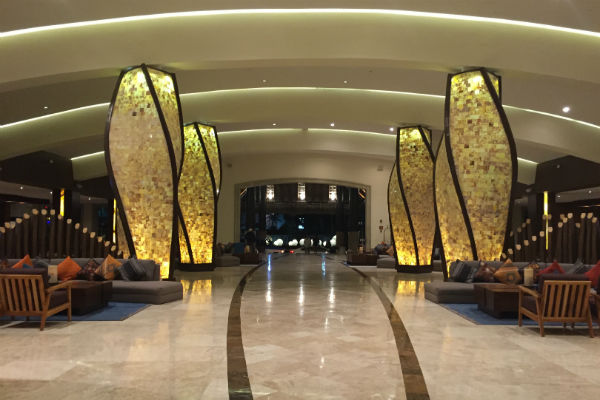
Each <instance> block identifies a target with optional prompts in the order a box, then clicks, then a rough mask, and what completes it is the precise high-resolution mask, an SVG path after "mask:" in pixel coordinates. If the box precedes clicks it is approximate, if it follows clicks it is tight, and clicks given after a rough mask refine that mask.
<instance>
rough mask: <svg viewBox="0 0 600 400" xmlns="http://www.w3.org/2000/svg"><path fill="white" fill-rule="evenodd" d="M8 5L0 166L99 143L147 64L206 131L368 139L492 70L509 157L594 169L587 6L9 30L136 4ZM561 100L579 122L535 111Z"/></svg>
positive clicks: (416, 7) (595, 49)
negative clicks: (476, 72) (329, 133)
mask: <svg viewBox="0 0 600 400" xmlns="http://www.w3.org/2000/svg"><path fill="white" fill-rule="evenodd" d="M8 3H10V4H3V5H2V6H1V7H2V9H0V11H1V12H0V22H1V23H2V26H3V27H5V28H4V29H5V33H4V34H0V53H1V54H2V55H3V62H2V63H0V110H2V112H1V113H0V124H4V126H3V127H2V129H1V130H0V144H1V146H0V159H2V158H6V157H10V156H13V155H17V154H23V153H25V152H29V151H33V150H32V149H44V150H49V151H54V152H57V153H59V154H63V155H65V156H68V157H72V156H75V155H80V154H85V153H93V152H96V151H99V150H102V133H103V130H104V123H105V117H106V105H105V104H103V103H107V102H108V101H110V97H111V94H112V91H113V89H114V84H115V82H116V77H117V76H118V73H119V71H120V70H121V69H122V68H124V67H126V66H129V65H134V64H139V63H142V62H145V63H148V64H154V65H158V66H161V67H163V68H166V69H168V70H170V71H172V72H175V73H176V74H177V78H178V84H179V88H180V90H181V92H182V93H185V94H184V95H183V96H182V104H183V109H184V110H183V111H184V119H185V120H186V121H191V120H200V121H207V122H211V123H213V124H215V125H216V126H217V128H218V129H219V130H220V131H228V130H249V129H253V130H254V129H267V128H273V127H274V126H273V124H274V123H275V124H277V125H276V126H277V127H278V128H291V129H302V128H325V127H328V126H329V124H330V123H331V122H334V123H335V127H336V128H341V129H343V130H348V131H373V132H381V133H384V132H388V133H389V127H391V126H398V125H404V124H414V123H422V124H425V125H428V126H430V127H432V128H434V129H436V130H440V129H442V127H443V98H442V96H443V94H444V93H445V86H446V74H447V73H448V72H456V71H459V70H461V69H463V68H467V67H469V66H485V67H488V68H490V69H492V70H494V71H496V72H497V73H499V74H500V75H502V77H503V103H504V104H505V105H510V107H506V111H507V114H508V117H509V121H510V123H511V126H512V128H513V131H514V133H515V137H516V139H517V146H518V152H519V156H520V157H522V158H526V159H531V160H534V161H538V162H539V161H545V160H547V159H551V158H555V157H558V156H561V155H564V154H573V155H576V156H579V157H582V158H587V159H590V160H593V161H597V162H600V156H599V155H598V154H597V152H595V151H594V150H595V149H596V148H598V144H600V141H599V139H600V136H599V135H600V130H599V127H598V125H600V113H598V112H597V105H598V104H599V103H600V74H598V73H597V71H598V70H600V68H599V67H600V51H599V50H600V34H597V33H595V32H596V31H600V22H599V21H600V18H599V17H600V10H598V9H599V7H591V6H590V5H589V2H585V1H583V0H581V1H575V0H571V1H569V2H553V3H556V4H552V5H549V6H546V7H545V9H544V12H543V13H542V12H539V9H538V7H535V6H534V5H527V4H523V2H521V1H518V0H507V1H505V2H501V4H500V2H499V3H498V4H495V5H490V4H487V3H489V2H481V1H477V0H470V1H464V2H460V4H458V5H457V4H452V5H449V4H448V3H450V2H447V1H442V0H437V1H431V2H427V5H423V4H421V3H423V2H421V1H416V0H413V1H407V2H403V4H402V6H403V7H404V8H405V10H409V11H410V10H412V11H419V12H421V11H423V12H435V13H450V14H454V15H451V16H447V15H433V14H425V13H411V12H404V11H401V12H397V11H393V10H391V9H390V7H392V6H391V5H390V3H392V2H389V1H354V2H352V1H336V2H332V3H335V4H334V6H336V7H345V9H336V10H333V9H323V10H319V9H311V10H302V9H301V8H305V7H315V6H317V2H315V1H312V2H311V1H303V2H300V1H290V2H287V3H286V4H288V6H289V7H297V8H296V9H293V10H271V11H265V10H246V11H235V12H231V11H227V12H221V11H216V12H212V13H210V14H206V13H204V14H202V13H189V14H184V15H167V16H164V15H163V16H157V17H153V18H143V19H136V18H129V19H127V20H119V21H112V22H110V23H101V24H79V25H75V26H62V27H61V26H58V27H53V28H52V29H41V30H33V31H24V32H20V33H18V32H16V33H18V34H15V32H13V33H11V32H7V31H12V30H18V29H26V28H31V27H40V26H48V25H52V24H64V23H73V22H82V21H94V20H99V19H104V18H122V17H130V16H135V15H136V14H137V13H138V12H139V11H138V8H139V4H141V3H140V2H136V1H134V2H122V1H117V0H109V1H106V2H102V6H99V5H93V6H90V5H89V4H86V5H85V6H82V5H81V4H79V3H80V2H78V1H75V0H66V1H63V2H61V4H59V5H57V4H55V2H52V3H53V6H54V7H55V8H54V9H52V10H50V9H49V8H48V7H49V5H48V4H46V3H47V2H42V1H33V0H31V1H20V2H8ZM196 3H197V2H192V1H182V2H178V4H177V6H175V5H172V4H167V3H165V2H158V1H146V2H144V3H143V4H144V8H143V9H144V10H145V12H146V13H165V12H171V13H172V12H179V11H192V10H195V11H197V10H198V8H197V7H198V6H197V4H196ZM242 3H243V7H250V6H252V5H255V6H257V4H253V3H259V2H256V1H254V2H252V1H246V2H241V1H239V0H238V1H218V2H216V1H212V2H203V5H204V7H205V9H207V10H210V9H212V7H219V8H221V9H222V10H227V9H229V10H230V9H236V8H239V7H240V6H242ZM260 3H261V5H262V7H266V6H272V5H273V4H275V2H272V1H271V2H264V1H261V2H260ZM453 3H456V2H453ZM483 3H486V4H485V5H484V4H483ZM136 5H137V7H136ZM351 7H370V8H372V9H369V10H351V9H350V8H351ZM377 8H380V10H377ZM383 9H387V10H383ZM67 10H68V12H67ZM63 11H64V12H63ZM456 15H474V16H479V17H485V18H496V19H497V18H503V19H509V20H515V21H525V22H527V21H529V22H534V23H537V24H549V25H556V26H558V27H567V28H569V29H562V28H554V27H548V26H541V25H533V24H520V23H514V22H511V21H500V20H493V19H485V18H483V19H482V18H462V17H456ZM105 22H106V21H105ZM570 28H573V29H582V30H586V31H588V32H579V31H575V30H573V29H570ZM550 49H551V51H550ZM270 86H272V87H271V88H265V87H270ZM409 93H413V94H409ZM98 104H99V105H98ZM565 105H569V106H570V107H571V112H570V113H569V114H568V115H567V116H568V117H571V118H573V119H575V120H579V121H582V122H584V123H588V124H584V123H578V122H575V121H573V120H569V119H562V118H558V117H556V116H551V115H547V114H554V115H559V114H562V111H561V109H562V107H563V106H565ZM72 109H77V110H75V111H69V112H64V113H61V112H62V111H66V110H72ZM527 110H534V111H537V112H531V111H527ZM49 113H51V114H52V115H50V116H48V117H47V118H41V119H33V120H29V119H31V118H36V117H39V116H43V115H45V114H49ZM544 113H546V114H544ZM23 120H27V121H25V122H23V123H15V122H18V121H23ZM590 124H591V125H590ZM342 133H343V132H342ZM344 140H345V138H344V137H341V135H340V143H342V142H343V141H344ZM375 147H377V146H375ZM342 148H343V146H340V151H344V150H343V149H342ZM276 150H277V149H274V150H273V151H276ZM248 151H258V149H256V150H250V149H249V150H248ZM380 155H381V157H385V154H384V153H381V154H380Z"/></svg>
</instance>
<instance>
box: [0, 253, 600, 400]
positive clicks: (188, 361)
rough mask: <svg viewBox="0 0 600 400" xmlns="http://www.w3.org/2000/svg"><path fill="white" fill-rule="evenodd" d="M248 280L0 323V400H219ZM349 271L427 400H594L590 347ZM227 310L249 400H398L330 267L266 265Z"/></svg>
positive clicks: (204, 280) (374, 337)
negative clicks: (414, 366)
mask: <svg viewBox="0 0 600 400" xmlns="http://www.w3.org/2000/svg"><path fill="white" fill-rule="evenodd" d="M251 269H252V268H251V267H237V268H219V269H216V270H215V271H213V272H210V273H208V272H207V273H185V274H181V275H179V276H178V278H179V279H181V280H182V283H183V285H184V289H185V295H184V299H183V301H179V302H174V303H169V304H165V305H159V306H151V307H149V308H147V309H145V310H144V311H142V312H140V313H138V314H136V315H134V316H133V317H131V318H129V319H127V320H125V321H121V322H73V323H70V324H69V323H64V322H53V323H49V324H48V326H47V328H46V331H44V332H39V330H38V329H37V326H36V324H33V323H3V324H2V325H0V354H1V357H0V399H2V400H4V399H40V398H42V399H46V400H50V399H89V400H92V399H227V398H229V394H228V385H229V379H228V378H230V377H228V370H227V365H228V364H227V362H228V360H227V359H228V354H227V349H228V338H227V333H228V329H227V328H228V314H229V311H230V306H231V304H232V297H233V295H234V292H235V291H236V287H237V286H238V283H239V282H240V279H241V278H242V277H243V276H244V275H246V273H248V272H249V271H250V270H251ZM359 269H360V271H362V272H363V273H364V274H366V275H367V276H368V277H370V279H371V280H373V281H374V282H376V283H377V284H378V285H379V286H381V288H382V289H383V291H384V293H385V294H386V295H387V298H389V300H390V301H391V302H392V303H393V305H394V307H395V309H396V310H397V312H398V314H399V316H400V318H401V322H402V323H403V325H404V327H405V328H406V331H407V332H408V335H409V336H410V342H412V347H414V351H415V353H416V357H417V358H418V363H419V365H420V369H421V370H422V373H423V376H424V378H425V382H426V385H427V390H428V393H429V396H430V397H431V398H432V399H480V398H486V399H562V398H564V397H566V396H569V397H573V398H578V399H591V398H595V397H597V395H598V393H600V391H599V389H598V387H599V383H600V368H599V367H598V366H599V365H600V338H595V339H590V338H589V337H587V336H586V335H585V332H581V333H580V332H571V331H570V330H567V331H563V330H562V329H561V328H559V329H549V331H548V332H547V336H546V337H545V338H541V337H540V336H539V334H538V331H537V329H536V328H534V327H525V328H518V327H516V326H514V327H513V326H479V325H475V324H473V323H472V322H470V321H467V320H465V319H464V318H462V317H460V316H458V315H456V314H454V313H452V312H450V311H448V310H446V309H445V308H442V307H440V306H438V305H436V304H433V303H431V302H429V301H426V300H425V299H424V297H423V284H424V283H425V282H427V281H429V280H432V279H441V275H439V274H436V273H434V274H430V275H423V276H414V275H403V274H396V273H395V271H392V270H382V269H376V268H374V267H362V268H359ZM240 304H241V305H240V308H239V316H240V320H241V323H240V326H239V329H240V330H241V337H242V339H243V349H244V356H245V360H246V368H247V373H248V380H249V384H250V386H251V391H252V394H253V397H254V398H255V399H405V398H407V395H406V390H405V381H404V379H403V368H402V366H401V365H400V361H399V355H398V348H397V344H396V341H395V338H394V331H393V330H392V325H391V324H390V318H389V317H388V314H387V313H386V310H385V309H384V307H383V305H382V302H381V300H380V298H379V297H378V296H377V294H376V292H375V291H374V289H373V288H372V287H371V283H370V282H369V281H368V280H367V279H366V278H365V277H364V276H361V275H360V274H358V273H357V272H356V271H354V270H352V269H351V268H348V267H345V266H344V265H342V263H341V262H340V260H339V259H334V258H329V257H328V258H325V257H322V256H320V255H310V256H306V255H288V256H284V257H280V258H277V257H273V258H272V259H271V262H270V263H267V264H265V265H263V266H261V267H260V268H258V269H256V270H255V271H254V273H253V274H252V275H251V276H250V277H249V279H248V281H247V283H246V285H245V288H244V291H243V294H242V297H241V303H240ZM596 332H597V333H598V330H597V329H596ZM405 372H406V371H405ZM407 382H408V384H410V380H408V381H407ZM409 392H410V391H409ZM408 397H409V398H410V397H411V396H410V395H409V396H408ZM413 398H414V397H413Z"/></svg>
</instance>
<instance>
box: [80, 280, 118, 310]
mask: <svg viewBox="0 0 600 400" xmlns="http://www.w3.org/2000/svg"><path fill="white" fill-rule="evenodd" d="M111 296H112V281H103V282H85V281H75V282H73V283H72V284H71V310H72V312H73V314H75V315H82V314H87V313H89V312H92V311H95V310H98V309H100V308H103V307H106V306H107V305H108V302H109V301H110V298H111Z"/></svg>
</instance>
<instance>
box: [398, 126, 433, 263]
mask: <svg viewBox="0 0 600 400" xmlns="http://www.w3.org/2000/svg"><path fill="white" fill-rule="evenodd" d="M427 137H428V138H429V137H430V136H429V135H428V136H427ZM398 140H399V143H398V144H399V147H398V157H399V160H400V182H401V184H402V187H403V189H404V196H405V197H406V202H407V204H408V212H409V213H410V219H411V221H412V224H413V229H414V231H415V237H416V241H417V249H418V254H419V265H431V254H432V252H433V240H434V237H435V207H434V203H433V166H434V165H433V159H432V158H431V153H430V152H429V147H428V146H429V142H427V143H425V142H424V141H423V136H422V135H421V132H420V131H419V129H418V128H404V129H400V130H399V132H398ZM410 239H411V238H406V240H410ZM412 243H413V242H412V241H411V243H410V244H411V245H412ZM415 265H416V264H415Z"/></svg>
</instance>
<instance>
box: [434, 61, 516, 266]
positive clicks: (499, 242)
mask: <svg viewBox="0 0 600 400" xmlns="http://www.w3.org/2000/svg"><path fill="white" fill-rule="evenodd" d="M446 124H447V126H446V133H445V137H444V142H443V144H442V147H441V148H440V154H439V155H438V157H437V164H436V179H435V185H436V201H437V207H438V217H439V225H440V233H441V237H442V242H443V245H444V253H445V258H446V261H447V262H448V263H449V262H451V261H453V260H455V259H457V258H462V259H464V258H471V259H482V260H494V259H498V258H499V257H500V254H501V253H502V250H503V246H504V242H505V235H506V230H507V225H508V222H509V221H510V216H511V215H510V214H511V209H512V191H513V187H514V185H515V182H516V177H517V161H516V150H515V145H514V140H513V136H512V132H511V130H510V126H509V124H508V120H507V118H506V115H505V113H504V110H503V108H502V103H501V100H500V78H499V77H497V76H495V75H493V74H491V73H489V72H488V71H486V70H485V69H478V70H474V71H468V72H464V73H460V74H456V75H449V77H448V88H447V95H446ZM450 186H453V187H454V188H451V187H450ZM457 203H458V205H457ZM459 210H460V213H459V212H458V211H459ZM451 214H454V215H451ZM460 214H462V216H463V218H462V222H461V219H460V218H458V217H457V215H460ZM463 227H464V229H465V232H464V233H463V234H459V232H458V231H459V230H462V229H463ZM465 233H466V234H467V238H468V242H469V246H470V250H471V251H470V252H467V251H466V248H467V246H466V239H465V238H464V234H465ZM457 235H458V236H457ZM467 253H468V254H467ZM467 256H468V257H467Z"/></svg>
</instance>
